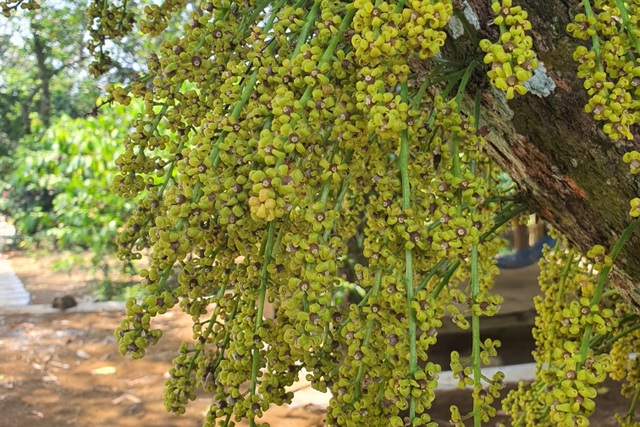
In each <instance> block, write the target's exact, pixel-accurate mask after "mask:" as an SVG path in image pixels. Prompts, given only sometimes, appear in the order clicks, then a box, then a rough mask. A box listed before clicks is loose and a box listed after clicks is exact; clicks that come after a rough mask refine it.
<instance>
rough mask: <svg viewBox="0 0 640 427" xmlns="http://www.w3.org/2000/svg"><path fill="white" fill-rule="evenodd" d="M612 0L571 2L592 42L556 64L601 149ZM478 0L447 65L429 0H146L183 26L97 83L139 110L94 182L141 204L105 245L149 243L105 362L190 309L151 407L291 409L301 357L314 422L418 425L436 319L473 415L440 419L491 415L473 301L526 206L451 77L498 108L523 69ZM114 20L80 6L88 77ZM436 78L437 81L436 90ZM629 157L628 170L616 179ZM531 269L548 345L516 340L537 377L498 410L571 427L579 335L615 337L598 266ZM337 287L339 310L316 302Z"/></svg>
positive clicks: (519, 50)
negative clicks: (590, 119) (484, 82)
mask: <svg viewBox="0 0 640 427" xmlns="http://www.w3.org/2000/svg"><path fill="white" fill-rule="evenodd" d="M587 3H588V2H587ZM610 3H612V2H602V1H601V2H596V7H597V8H599V9H601V10H602V11H603V12H602V14H601V15H602V17H601V16H600V15H598V20H600V21H598V20H595V21H594V19H595V18H594V16H595V15H594V14H593V11H592V12H589V10H590V9H587V14H586V15H585V18H584V19H582V18H581V17H579V16H578V17H576V23H575V24H574V26H570V28H569V31H571V32H574V33H575V35H576V37H582V38H584V37H587V38H588V37H590V38H591V41H592V46H593V47H592V48H591V50H589V49H588V48H586V47H583V48H579V49H578V50H577V51H576V55H577V57H576V58H577V59H579V60H580V61H581V62H582V65H581V66H580V76H581V77H583V78H586V83H585V87H586V88H587V90H588V91H589V93H590V95H592V98H591V101H590V104H589V105H591V106H593V109H591V110H589V109H590V108H591V107H587V110H589V111H590V112H594V117H595V118H596V119H600V118H602V117H604V118H606V120H607V121H608V122H607V124H606V125H605V131H606V132H607V133H609V135H610V136H611V137H612V138H613V137H615V136H616V135H617V134H618V133H619V134H620V135H627V132H628V129H627V125H630V124H632V123H635V118H634V117H635V116H634V115H635V114H637V113H635V112H633V111H632V110H633V109H634V108H635V104H634V103H633V102H635V101H633V96H635V95H632V94H631V91H632V87H634V85H635V83H634V79H633V77H632V75H633V72H634V71H633V70H634V69H635V68H632V67H631V66H630V65H628V63H627V62H625V64H622V63H621V61H622V58H627V57H628V56H632V55H634V52H635V50H634V49H635V41H634V40H635V35H634V33H633V31H632V30H633V28H632V27H633V25H635V21H634V19H635V18H633V16H635V15H633V14H629V13H627V12H629V11H627V10H626V9H625V11H626V12H625V13H627V15H625V14H624V13H622V9H614V8H613V6H612V5H611V4H610ZM613 3H616V5H618V3H620V2H613ZM625 4H626V3H625ZM491 5H492V10H493V12H494V14H495V16H494V18H493V24H494V25H496V26H497V27H498V28H499V33H500V35H499V38H498V39H497V40H496V41H494V42H491V41H489V40H483V41H481V42H480V44H479V46H478V47H477V49H476V52H475V53H476V57H475V58H473V59H472V60H471V61H469V62H468V63H465V64H463V65H459V66H457V65H456V64H453V63H452V64H447V61H446V60H445V59H443V58H442V54H443V52H445V51H446V43H447V32H446V29H447V27H446V26H447V24H448V22H449V20H450V18H451V16H452V15H453V13H454V9H453V4H452V2H451V1H449V0H441V1H429V0H415V1H383V0H375V1H370V0H355V1H354V2H353V3H346V2H342V1H337V0H321V1H304V0H301V1H293V0H276V1H272V0H268V1H267V0H236V1H232V0H224V1H220V2H202V3H201V4H199V5H197V6H193V5H187V4H186V2H182V1H179V0H176V1H166V2H165V3H163V4H162V5H150V6H148V7H146V8H145V9H144V18H143V19H142V20H141V21H140V23H139V28H140V29H141V31H142V32H144V33H147V34H153V35H155V34H158V33H160V32H162V31H163V30H164V29H165V28H166V26H167V24H168V22H169V21H170V20H171V19H173V18H174V17H175V16H176V15H179V14H184V15H188V16H189V18H188V20H187V22H186V23H185V25H184V28H183V33H182V35H181V36H179V37H174V38H170V39H168V40H165V41H164V42H163V43H162V44H161V45H160V47H159V49H158V52H157V53H154V54H153V55H152V56H151V57H150V58H149V59H148V63H147V73H146V74H145V75H144V76H142V77H141V78H139V79H138V80H136V81H135V82H133V83H132V84H131V85H130V86H128V87H126V88H125V87H122V86H118V85H110V86H109V88H108V91H109V95H110V97H111V99H112V100H113V101H115V102H118V103H122V104H124V105H126V104H128V103H129V102H130V101H131V98H132V97H138V98H141V99H143V100H144V103H145V109H144V113H143V114H140V115H138V116H137V117H136V118H135V119H134V120H133V121H132V123H131V125H132V132H131V133H130V135H129V136H127V137H126V138H125V140H124V142H123V143H124V147H125V152H124V154H123V155H122V156H121V157H119V158H118V159H117V165H118V167H119V169H120V174H119V176H118V177H117V179H116V180H115V181H114V183H113V186H112V188H113V190H114V191H115V192H117V193H118V194H121V195H123V196H125V197H133V196H138V195H142V196H143V197H142V198H141V200H142V201H141V202H140V205H139V207H138V209H137V211H136V212H135V213H134V214H133V215H132V216H131V217H130V218H129V220H128V223H127V225H126V227H125V228H124V229H123V230H122V234H121V236H120V238H119V241H118V244H119V247H120V255H121V256H122V257H123V258H126V259H135V258H139V257H140V256H141V255H140V254H141V252H142V251H143V250H145V249H150V252H149V253H150V266H149V267H148V268H146V269H144V270H142V271H141V276H142V278H143V279H142V283H143V285H144V287H145V289H146V291H147V292H148V293H149V295H148V296H146V297H144V298H142V299H140V300H134V299H132V300H130V301H128V302H127V315H126V318H125V319H124V320H123V321H122V324H121V325H120V327H119V328H118V330H117V331H116V337H117V338H118V340H119V349H120V352H121V353H123V354H131V355H132V356H133V357H134V358H138V357H142V356H144V354H145V352H146V349H147V348H148V347H149V346H150V345H152V344H155V343H156V342H157V341H158V340H159V339H160V338H161V334H162V332H161V331H160V330H157V329H153V328H152V322H153V317H154V316H156V315H158V314H162V313H164V312H166V311H167V310H169V309H171V308H172V307H174V306H176V305H177V306H179V307H180V308H181V309H182V310H183V311H184V312H186V313H188V314H189V315H190V316H192V318H193V340H192V341H191V342H188V343H184V344H183V345H182V346H181V347H180V349H179V355H178V356H177V357H176V358H175V359H174V367H173V368H172V369H171V371H170V378H169V379H168V381H167V383H166V389H165V395H164V398H165V404H166V407H167V409H168V410H169V411H171V412H174V413H176V414H181V413H183V412H184V411H185V407H186V405H187V404H188V402H189V401H190V400H193V399H194V398H195V395H196V390H197V389H203V390H205V391H206V392H208V393H210V394H211V396H212V399H213V403H212V405H211V406H210V408H209V410H208V413H207V419H206V423H205V425H207V426H213V425H216V424H217V425H223V426H227V425H232V423H234V422H237V421H239V420H242V419H248V420H249V423H250V425H256V424H257V423H259V421H258V419H259V418H260V417H261V416H262V414H263V413H264V411H266V410H267V409H268V407H269V405H270V404H278V405H279V404H283V403H285V402H289V401H290V400H291V398H292V394H291V392H289V391H288V389H287V387H288V386H290V385H291V384H292V383H293V382H294V381H295V380H296V379H297V377H298V374H299V372H300V371H301V370H302V368H303V367H304V368H305V369H306V371H307V372H308V374H307V379H308V380H309V381H311V383H312V385H313V387H314V388H316V389H318V390H321V391H330V392H331V393H332V396H333V398H332V400H331V403H330V406H329V409H328V413H327V418H326V420H327V423H328V424H330V425H368V426H369V425H371V426H404V425H435V424H434V421H433V420H432V419H431V417H430V415H429V409H430V407H431V405H432V403H433V400H434V398H435V392H434V389H435V386H436V384H437V381H438V378H439V375H441V372H442V367H441V366H439V365H438V364H436V363H433V361H432V360H431V359H430V357H429V349H430V347H431V346H433V344H434V343H435V342H436V339H437V333H438V329H439V328H440V327H441V326H442V323H443V322H445V321H447V322H448V321H453V322H454V323H455V324H456V325H458V326H459V327H461V328H463V329H469V328H470V329H471V330H472V341H473V342H472V354H471V356H470V357H468V358H464V357H461V356H460V355H459V354H458V353H456V352H454V353H453V354H452V355H451V363H450V368H451V370H452V375H453V376H454V377H455V378H456V379H457V380H458V381H459V384H460V387H462V388H464V387H466V386H470V387H471V388H472V390H471V395H472V397H473V402H474V404H473V410H472V411H471V412H470V413H468V414H465V413H461V411H460V409H459V408H458V407H456V406H452V408H451V417H450V422H451V424H452V425H456V426H461V425H464V422H465V420H467V419H473V421H474V424H475V425H480V424H481V423H483V422H484V423H486V422H488V421H489V419H490V418H491V417H492V416H493V415H495V414H496V406H497V405H496V403H497V401H498V399H499V398H500V392H501V389H502V388H503V383H504V375H503V374H501V373H498V374H496V375H494V376H493V377H491V378H488V377H486V376H483V374H482V371H481V367H482V366H483V365H486V364H488V363H489V360H490V358H491V357H493V356H495V355H496V354H497V349H498V348H499V347H500V343H499V342H498V341H494V340H491V339H485V340H481V339H480V335H479V322H480V318H481V317H483V316H492V315H494V314H495V313H496V312H497V311H498V309H499V306H500V304H501V302H502V301H501V298H500V297H499V296H496V295H493V294H492V293H491V287H492V283H493V277H494V276H495V275H496V274H497V268H496V267H495V265H494V264H495V261H494V256H495V254H496V253H497V251H498V249H499V248H500V246H501V244H502V242H501V239H500V238H499V235H498V233H499V230H500V227H501V226H502V225H504V224H506V223H508V222H509V221H510V220H511V219H512V218H514V217H517V216H518V215H519V214H521V213H522V212H524V211H525V210H526V207H524V206H522V205H521V204H518V203H516V202H515V201H514V198H513V197H512V195H508V196H507V195H505V191H504V190H503V186H501V185H500V184H499V182H500V177H499V173H500V171H499V170H498V169H497V168H496V167H495V166H494V165H493V163H492V162H491V161H490V160H489V159H488V158H487V156H486V155H485V153H484V146H485V139H484V136H485V135H486V131H485V130H484V129H482V130H481V129H479V124H478V121H479V117H480V114H479V111H478V109H479V103H476V104H475V106H473V104H474V103H473V102H470V98H468V94H467V91H468V90H469V88H468V85H467V84H468V83H469V81H470V79H471V76H472V75H473V74H474V72H475V71H476V68H477V64H478V63H481V62H482V61H480V60H481V59H484V63H485V64H486V66H487V67H488V72H487V74H488V77H489V80H490V83H491V84H492V85H493V86H495V87H496V88H497V89H499V90H501V91H503V92H504V93H505V96H506V98H507V99H512V98H513V97H515V96H516V95H517V94H520V95H522V94H524V93H525V92H526V89H525V87H524V82H525V81H527V80H528V79H529V78H530V77H531V76H532V74H533V72H534V71H535V70H536V68H537V65H538V62H537V59H536V54H535V52H534V50H533V40H532V38H531V36H530V35H529V31H530V30H531V24H530V22H529V21H528V15H527V13H526V12H525V11H524V10H523V9H522V8H521V7H520V6H518V5H513V4H512V2H511V1H510V0H502V1H493V2H491ZM618 6H619V5H618ZM128 7H129V6H128V5H127V3H126V2H123V3H111V2H106V1H97V2H95V3H94V4H93V5H92V6H91V7H90V16H91V18H92V31H91V36H92V39H91V41H90V50H91V52H92V54H93V55H94V56H95V57H96V62H95V63H94V64H93V65H92V68H91V71H92V72H93V73H94V74H101V73H102V72H104V71H105V70H106V69H108V67H109V65H110V61H111V59H110V56H109V52H108V51H107V47H106V46H107V44H106V40H108V39H109V38H121V37H123V36H125V35H126V34H127V33H128V32H129V31H131V29H132V27H133V25H134V15H133V14H132V12H131V10H129V9H128ZM194 7H195V10H193V8H194ZM629 7H630V8H631V7H632V6H629ZM634 7H635V6H634ZM616 10H618V12H616ZM629 10H631V9H629ZM603 14H604V15H603ZM607 14H609V15H607ZM606 16H609V20H608V21H607V19H606ZM613 17H615V19H614V18H613ZM612 20H613V21H615V23H613V24H612ZM598 22H601V25H599V26H598V24H597V23H598ZM607 22H608V24H607ZM607 25H609V26H611V27H613V28H615V31H614V30H613V29H608V28H609V27H608V26H607ZM619 34H627V36H620V35H619ZM614 37H619V40H620V41H621V43H622V45H621V46H622V47H616V46H618V45H617V44H616V43H614V42H616V40H618V39H615V40H614ZM625 37H626V38H625ZM605 39H606V40H608V42H605ZM601 42H602V43H601ZM607 43H609V44H607ZM598 46H600V47H598ZM608 61H612V62H611V64H610V63H609V62H608ZM418 64H419V65H418ZM442 64H444V65H446V67H441V66H442ZM439 67H441V68H447V67H449V68H450V69H452V70H453V71H452V72H451V74H448V75H445V76H444V77H442V76H437V77H436V74H437V71H434V70H438V69H440V68H439ZM456 67H457V68H456ZM630 67H631V68H630ZM425 70H426V72H425ZM430 72H431V73H430ZM438 82H441V83H438ZM469 86H470V85H469ZM617 89H620V90H617ZM472 95H473V94H472ZM598 97H600V98H598ZM599 100H600V101H599ZM598 102H599V103H600V104H602V108H603V111H602V112H600V110H599V108H600V106H599V105H600V104H598ZM470 105H471V106H470ZM596 107H597V108H596ZM627 116H629V117H627ZM161 124H162V125H161ZM616 132H617V133H616ZM634 156H635V155H634V154H629V155H628V156H627V157H628V159H625V161H627V160H628V163H630V164H631V168H632V171H633V170H635V169H638V168H637V166H638V165H637V164H636V163H637V162H638V160H637V159H636V158H635V157H634ZM639 203H640V202H639ZM639 203H636V206H635V207H634V205H633V202H632V208H633V209H636V211H637V212H640V210H638V206H637V205H638V204H639ZM636 211H632V213H633V212H636ZM547 256H548V261H547V263H546V264H544V265H545V266H546V267H548V269H549V270H548V271H555V270H554V268H560V267H559V266H565V270H563V273H562V275H561V280H559V281H558V280H557V277H555V276H553V277H551V276H552V275H551V273H545V274H549V275H548V276H545V275H544V274H543V276H542V278H541V281H542V285H543V288H545V290H546V291H547V292H551V291H549V289H556V288H557V287H558V286H560V287H561V289H560V290H559V291H558V292H559V294H558V295H559V296H558V298H557V299H544V300H543V299H540V300H538V301H536V303H537V305H538V309H539V311H540V318H539V319H538V325H537V327H538V332H537V333H538V334H539V330H541V329H544V328H547V327H548V328H549V330H552V331H554V332H553V334H554V335H553V337H552V339H548V340H545V339H542V338H541V337H540V336H539V335H538V336H536V339H537V340H538V341H539V348H538V350H537V353H536V358H537V360H538V369H539V372H540V376H539V378H540V381H542V382H541V383H536V385H535V386H534V387H533V389H525V388H524V387H523V388H521V390H520V391H518V392H516V393H514V394H512V395H511V397H510V399H509V400H508V401H507V404H508V408H509V411H510V413H511V414H512V415H513V417H514V419H515V420H521V419H522V420H524V421H525V422H526V423H527V424H534V423H544V422H547V423H548V425H585V422H586V421H585V420H587V417H588V415H589V414H590V412H591V411H592V410H593V398H594V396H595V395H594V393H595V387H596V386H597V384H598V383H599V382H601V381H602V380H603V379H604V376H605V374H606V372H608V371H609V370H610V367H611V360H612V359H611V357H610V356H609V355H608V354H607V353H606V352H603V351H600V352H598V351H596V350H594V348H592V347H593V346H592V338H593V339H596V338H597V336H604V335H607V334H611V333H612V331H613V330H614V329H615V328H616V327H617V326H618V325H617V324H616V322H615V321H614V320H613V316H612V314H613V311H612V309H611V308H609V307H604V306H603V303H602V301H601V298H600V296H601V295H600V294H599V293H601V292H602V284H601V282H600V279H599V277H602V276H598V275H597V274H596V273H594V272H593V270H592V269H589V268H587V270H586V271H581V270H580V269H579V268H578V267H576V265H577V262H576V260H577V258H578V255H575V256H574V255H572V253H571V252H569V253H567V252H565V251H564V246H563V247H562V248H560V247H558V248H557V250H556V251H555V252H553V253H548V254H547ZM589 256H590V259H591V261H590V263H591V265H592V266H593V267H592V268H595V269H596V270H601V269H606V268H610V264H607V258H606V257H607V255H606V253H605V251H604V248H597V249H594V251H593V252H592V253H590V254H589ZM174 275H175V276H176V279H177V280H176V281H175V282H174V281H172V280H170V278H171V277H172V276H174ZM604 276H606V274H604ZM346 280H348V281H350V282H351V286H352V287H356V288H358V289H360V290H361V293H362V297H361V298H360V300H359V301H357V302H353V301H351V302H350V301H344V300H339V299H338V298H337V297H336V295H338V294H339V290H340V288H341V287H342V286H343V285H344V283H345V281H346ZM576 293H577V294H578V296H579V297H578V298H571V297H570V295H572V294H576ZM268 303H269V304H272V305H273V307H274V309H275V314H274V316H273V317H267V316H265V307H266V305H267V304H268ZM622 343H624V341H621V344H619V349H624V348H626V347H624V346H623V345H622ZM594 345H595V344H594ZM620 351H622V350H620ZM628 378H629V381H630V382H631V381H634V380H633V378H636V377H632V376H628ZM541 384H542V385H541ZM547 386H549V387H552V388H553V390H551V391H550V390H547V389H545V388H544V387H547ZM541 390H542V391H544V393H542V392H541ZM531 408H535V409H536V411H534V412H529V410H530V409H531ZM537 409H539V411H537ZM540 413H542V414H543V416H539V415H540Z"/></svg>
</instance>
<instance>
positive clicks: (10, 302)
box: [0, 217, 31, 308]
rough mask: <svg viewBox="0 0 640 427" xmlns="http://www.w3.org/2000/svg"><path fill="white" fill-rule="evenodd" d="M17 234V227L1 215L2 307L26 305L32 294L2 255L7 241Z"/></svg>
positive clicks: (0, 269) (0, 301) (0, 288)
mask: <svg viewBox="0 0 640 427" xmlns="http://www.w3.org/2000/svg"><path fill="white" fill-rule="evenodd" d="M15 235H16V229H15V227H13V226H12V225H10V224H9V223H7V222H6V221H5V220H4V218H2V217H0V308H2V307H20V306H24V305H27V304H29V301H30V300H31V296H30V295H29V293H28V292H27V290H26V289H25V288H24V285H23V284H22V282H21V281H20V279H19V278H18V276H16V274H15V273H14V272H13V268H11V264H10V263H9V261H8V260H7V258H6V257H5V256H4V255H2V249H3V247H4V245H5V243H6V242H7V241H8V240H10V239H13V237H14V236H15Z"/></svg>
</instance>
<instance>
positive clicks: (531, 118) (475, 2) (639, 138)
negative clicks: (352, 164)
mask: <svg viewBox="0 0 640 427" xmlns="http://www.w3.org/2000/svg"><path fill="white" fill-rule="evenodd" d="M490 3H491V2H488V1H485V0H469V1H468V3H467V2H464V5H463V6H466V7H467V8H469V7H470V9H471V10H472V11H473V12H475V14H476V16H477V18H478V22H479V23H480V29H479V34H478V36H479V37H488V38H491V39H495V38H496V37H497V28H496V27H495V26H490V25H487V23H488V22H490V21H491V19H492V12H491V10H490ZM578 3H579V2H578V1H576V0H545V1H539V0H523V1H520V2H518V4H520V5H522V6H523V8H524V9H525V10H527V11H528V12H529V18H530V20H531V23H532V26H533V31H532V37H533V39H534V49H535V51H536V52H537V54H538V57H539V59H540V60H541V61H542V62H543V63H544V66H545V67H546V70H547V72H546V74H547V75H548V77H549V78H551V80H553V82H554V83H555V88H553V90H552V91H551V92H550V93H549V94H548V95H546V96H544V95H535V94H532V93H529V94H527V95H525V96H523V97H518V98H517V99H514V100H511V101H508V102H507V101H506V100H505V99H504V97H501V96H499V95H498V94H497V93H496V92H493V91H485V94H484V96H483V99H482V104H483V107H485V108H483V110H484V113H483V122H484V123H485V124H486V123H489V124H490V126H491V132H490V134H489V135H488V137H487V140H488V148H487V150H488V153H489V155H490V156H491V157H492V158H493V159H494V160H495V161H496V162H497V163H498V164H499V165H500V166H501V167H502V168H503V169H504V170H505V171H506V172H507V173H508V174H510V175H511V177H512V178H513V179H514V180H515V181H516V182H517V183H518V184H519V185H520V187H521V189H522V190H523V191H524V192H525V193H526V194H527V196H528V198H529V200H530V201H531V206H532V209H533V210H535V211H536V212H537V213H538V214H539V215H540V216H541V217H542V218H544V219H545V220H547V221H548V222H549V223H551V224H552V225H553V226H554V227H555V228H557V229H558V230H559V231H561V232H562V233H564V234H565V235H566V236H567V237H568V238H569V240H570V241H571V242H572V243H573V244H575V245H576V246H577V247H579V248H580V249H581V250H582V251H584V252H586V251H587V250H589V249H590V248H591V247H593V246H594V245H596V244H601V245H603V246H604V247H605V248H609V249H611V248H612V246H613V244H614V243H615V242H616V240H617V239H618V237H619V236H620V235H621V232H622V230H624V228H625V227H626V226H627V225H628V224H629V223H630V222H631V220H632V218H631V216H630V215H629V213H628V211H629V200H630V199H632V198H633V197H637V196H639V195H640V190H639V189H640V186H639V181H638V179H636V178H635V177H634V176H632V175H631V174H630V173H629V167H628V165H626V164H624V163H623V162H622V155H623V154H624V153H625V152H627V151H630V150H632V149H636V150H637V149H640V135H636V137H635V138H634V140H633V141H627V140H620V141H617V142H613V141H611V140H610V139H608V138H607V136H606V135H605V134H604V133H603V132H602V131H601V130H600V128H599V127H598V125H597V124H596V122H595V121H594V120H593V119H592V118H591V117H590V116H589V115H588V114H587V113H585V112H584V109H583V107H584V105H585V104H586V103H587V100H588V98H587V94H586V91H585V90H584V88H583V86H582V81H581V80H579V79H578V78H577V77H576V71H577V64H576V63H575V62H574V61H573V59H572V53H573V50H574V49H575V47H576V46H577V44H578V42H579V41H577V40H575V39H573V38H571V37H570V36H569V35H568V34H567V32H566V30H565V28H566V25H567V24H568V23H569V22H570V21H571V19H572V16H573V15H575V13H577V12H578V11H579V9H578ZM467 12H468V11H467ZM639 242H640V236H638V235H637V234H636V235H635V236H633V238H632V239H631V241H630V242H628V243H627V244H626V245H625V247H624V249H623V251H622V252H621V253H620V255H619V257H618V260H617V262H616V264H615V266H614V269H613V271H612V276H611V277H612V279H613V284H614V285H615V286H616V287H617V288H618V290H619V291H620V292H621V294H622V295H623V296H624V297H625V298H626V299H627V300H628V301H629V303H630V304H631V305H632V306H633V307H634V309H635V310H636V311H638V312H640V284H639V282H640V246H638V243H639Z"/></svg>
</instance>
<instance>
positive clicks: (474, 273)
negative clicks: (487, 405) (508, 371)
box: [471, 245, 482, 427]
mask: <svg viewBox="0 0 640 427" xmlns="http://www.w3.org/2000/svg"><path fill="white" fill-rule="evenodd" d="M478 295H480V282H479V272H478V245H473V246H472V248H471V304H472V305H476V304H477V299H478ZM471 339H472V342H471V358H472V359H473V389H474V391H475V392H476V393H477V392H478V390H479V389H480V388H481V387H482V384H481V382H480V381H481V379H482V369H481V365H480V364H481V360H480V316H478V315H477V314H476V311H475V310H472V311H471ZM473 425H474V427H481V425H482V406H481V403H480V401H479V399H478V398H477V397H475V396H474V399H473Z"/></svg>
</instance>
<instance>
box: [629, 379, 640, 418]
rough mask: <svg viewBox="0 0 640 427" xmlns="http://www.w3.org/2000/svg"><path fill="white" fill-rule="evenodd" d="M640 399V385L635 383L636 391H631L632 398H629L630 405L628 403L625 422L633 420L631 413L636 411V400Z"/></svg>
mask: <svg viewBox="0 0 640 427" xmlns="http://www.w3.org/2000/svg"><path fill="white" fill-rule="evenodd" d="M639 399H640V385H636V392H635V393H633V399H632V400H631V405H629V412H627V422H628V423H631V422H632V421H633V414H635V412H636V406H637V405H638V400H639Z"/></svg>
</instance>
